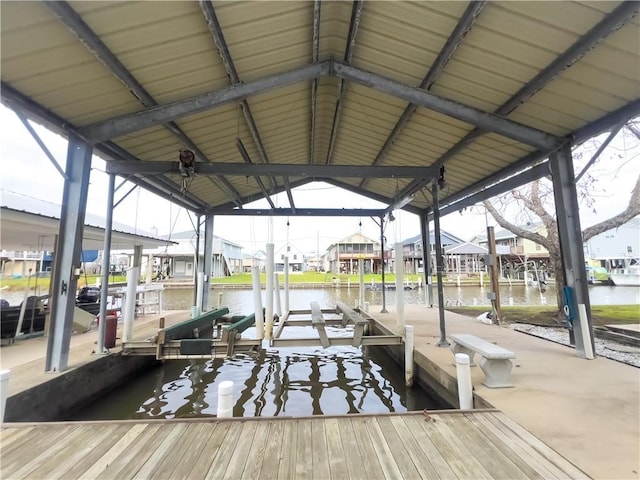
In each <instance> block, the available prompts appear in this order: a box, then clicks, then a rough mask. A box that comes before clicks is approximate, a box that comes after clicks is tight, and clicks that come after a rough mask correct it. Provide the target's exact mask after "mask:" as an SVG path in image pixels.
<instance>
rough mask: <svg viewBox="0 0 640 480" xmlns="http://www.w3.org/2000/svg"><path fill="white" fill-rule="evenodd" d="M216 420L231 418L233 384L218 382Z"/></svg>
mask: <svg viewBox="0 0 640 480" xmlns="http://www.w3.org/2000/svg"><path fill="white" fill-rule="evenodd" d="M217 416H218V418H230V417H233V382H231V381H229V380H227V381H224V382H220V386H219V387H218V409H217Z"/></svg>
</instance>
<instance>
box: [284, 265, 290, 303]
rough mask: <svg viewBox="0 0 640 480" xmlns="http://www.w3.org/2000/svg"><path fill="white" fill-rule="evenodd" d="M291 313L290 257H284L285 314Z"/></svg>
mask: <svg viewBox="0 0 640 480" xmlns="http://www.w3.org/2000/svg"><path fill="white" fill-rule="evenodd" d="M287 313H289V257H288V256H287V255H285V257H284V314H285V315H286V314H287Z"/></svg>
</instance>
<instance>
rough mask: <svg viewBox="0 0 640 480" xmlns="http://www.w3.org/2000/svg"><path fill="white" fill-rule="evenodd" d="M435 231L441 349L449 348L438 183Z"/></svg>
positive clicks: (434, 199) (435, 188)
mask: <svg viewBox="0 0 640 480" xmlns="http://www.w3.org/2000/svg"><path fill="white" fill-rule="evenodd" d="M432 191H433V227H434V228H433V229H434V235H435V237H436V277H437V279H438V313H439V315H440V341H439V342H438V346H439V347H448V346H449V342H447V332H446V327H445V323H444V290H443V286H442V269H443V264H442V239H441V238H440V205H439V202H438V182H433V190H432Z"/></svg>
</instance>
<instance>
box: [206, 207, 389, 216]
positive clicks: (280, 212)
mask: <svg viewBox="0 0 640 480" xmlns="http://www.w3.org/2000/svg"><path fill="white" fill-rule="evenodd" d="M209 213H210V214H211V215H249V216H268V217H382V216H384V214H385V211H384V209H375V208H298V209H293V208H272V209H269V208H253V209H242V210H237V209H229V208H213V209H211V210H210V212H209Z"/></svg>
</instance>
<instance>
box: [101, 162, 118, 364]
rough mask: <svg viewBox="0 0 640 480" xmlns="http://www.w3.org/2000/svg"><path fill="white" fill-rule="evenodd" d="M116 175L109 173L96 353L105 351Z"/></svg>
mask: <svg viewBox="0 0 640 480" xmlns="http://www.w3.org/2000/svg"><path fill="white" fill-rule="evenodd" d="M115 186H116V176H115V175H113V174H109V185H108V187H107V214H106V218H105V224H104V246H103V247H102V252H103V253H102V288H101V289H100V323H99V324H98V346H97V348H96V353H104V352H105V349H104V335H105V332H106V328H107V297H108V295H109V270H111V262H110V260H111V229H112V227H113V195H114V193H115Z"/></svg>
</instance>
